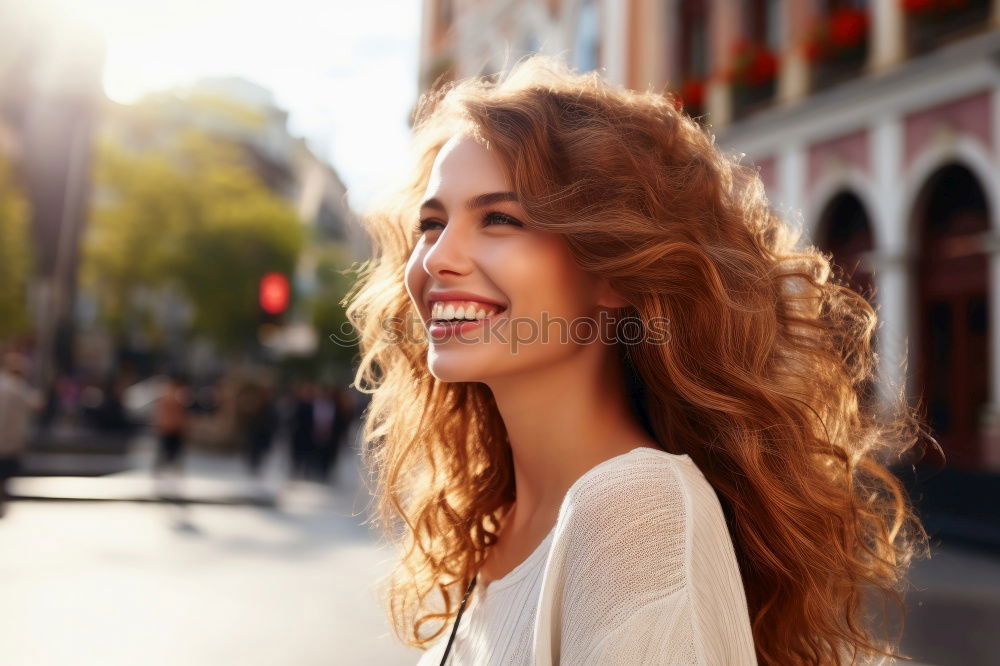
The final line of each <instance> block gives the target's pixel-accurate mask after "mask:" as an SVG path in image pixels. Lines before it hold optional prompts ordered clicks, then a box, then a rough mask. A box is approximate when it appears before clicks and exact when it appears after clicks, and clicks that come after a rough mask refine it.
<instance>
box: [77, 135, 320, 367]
mask: <svg viewBox="0 0 1000 666" xmlns="http://www.w3.org/2000/svg"><path fill="white" fill-rule="evenodd" d="M248 163H249V162H248V156H247V154H246V152H245V151H244V149H243V148H242V147H241V146H239V145H236V144H233V143H229V142H227V141H226V140H224V139H221V138H218V137H215V136H211V135H208V134H206V133H204V132H201V131H197V130H185V131H181V132H178V133H177V134H176V135H175V136H174V138H173V140H172V141H170V142H166V143H164V142H161V143H160V144H159V145H158V146H157V147H156V148H155V149H152V150H144V151H142V152H136V151H129V150H127V149H125V148H123V147H122V146H121V145H118V144H116V143H113V142H104V143H103V144H101V146H100V147H99V150H98V156H97V163H96V168H95V179H96V188H95V189H96V194H97V196H96V197H95V203H94V209H93V211H92V217H91V229H90V233H89V236H88V241H87V244H86V246H85V255H84V257H85V261H84V271H83V274H84V278H85V280H86V281H87V282H88V283H89V285H90V286H91V287H92V288H93V289H94V291H95V293H96V294H97V296H98V300H99V303H100V306H101V311H102V313H103V315H104V318H105V321H106V322H107V323H108V325H109V326H110V327H111V328H112V329H113V330H115V331H118V332H122V331H124V330H126V329H127V327H128V325H129V322H130V321H131V319H130V317H133V318H134V316H135V315H136V314H137V313H136V312H135V310H136V307H137V306H136V302H135V299H134V298H133V296H134V293H135V289H136V287H140V286H142V287H149V288H152V289H174V290H177V291H178V292H179V293H181V294H182V295H183V296H184V297H185V298H186V300H187V301H188V302H189V303H190V304H191V306H192V309H193V321H192V322H191V326H192V332H195V333H201V334H204V335H206V336H208V337H209V338H210V339H212V340H213V341H214V342H216V343H217V344H218V345H220V346H226V347H229V346H233V345H241V344H245V343H248V342H250V341H251V340H253V339H254V338H255V337H256V334H257V319H256V318H257V289H258V283H259V280H260V277H261V276H262V275H264V274H265V273H267V272H269V271H278V272H282V273H284V274H286V275H291V272H292V270H293V268H294V266H295V263H296V259H297V257H298V254H299V252H300V250H301V248H302V244H303V241H304V237H303V229H302V224H301V222H300V221H299V219H298V216H297V215H296V214H295V212H294V211H293V210H292V209H291V207H290V206H289V205H288V204H287V203H286V202H285V201H284V200H283V199H281V198H280V197H278V196H277V195H275V194H274V193H272V192H271V191H270V190H268V189H267V187H266V186H265V185H264V184H263V183H262V182H261V181H260V179H259V178H258V177H257V175H256V173H255V172H254V171H252V170H251V169H250V168H249V166H248Z"/></svg>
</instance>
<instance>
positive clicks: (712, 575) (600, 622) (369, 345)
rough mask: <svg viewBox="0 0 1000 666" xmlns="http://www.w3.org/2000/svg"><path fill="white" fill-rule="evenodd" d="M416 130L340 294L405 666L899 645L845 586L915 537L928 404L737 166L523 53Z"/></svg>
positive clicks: (855, 654) (632, 98) (727, 659)
mask: <svg viewBox="0 0 1000 666" xmlns="http://www.w3.org/2000/svg"><path fill="white" fill-rule="evenodd" d="M414 140H415V143H414V147H415V156H416V164H415V165H414V168H413V170H412V173H411V178H410V181H409V182H408V183H406V184H405V186H404V187H402V188H401V189H400V191H399V193H398V196H397V197H395V198H394V199H391V200H387V201H385V202H384V204H383V205H381V206H380V207H378V208H374V209H372V210H371V211H370V213H369V214H368V215H367V216H366V218H365V221H366V225H367V228H368V229H369V231H370V233H371V234H372V237H373V241H374V247H375V255H374V257H373V259H372V261H371V262H370V263H369V265H368V267H367V269H366V272H365V273H364V274H363V275H362V276H361V280H360V281H359V284H358V288H357V290H356V291H355V292H354V293H353V295H352V297H351V302H350V304H349V308H348V314H349V316H350V318H351V320H352V321H353V322H354V324H355V326H357V328H358V329H359V332H360V334H361V349H362V352H363V357H362V360H361V365H360V367H359V369H358V375H357V377H356V384H357V386H358V387H359V388H360V389H361V390H365V391H369V392H371V393H373V398H372V402H371V406H370V408H369V411H368V414H367V420H366V423H365V440H366V443H367V446H366V448H365V451H364V454H365V462H366V464H367V465H368V466H369V467H370V469H371V470H372V472H373V473H374V475H375V478H376V481H377V485H376V490H377V493H378V495H377V497H378V500H379V508H380V513H379V519H380V521H381V523H382V526H383V528H384V529H385V532H386V534H387V535H388V536H390V537H393V538H396V539H398V540H399V546H400V548H401V559H400V563H399V566H398V568H397V569H396V570H395V571H394V572H393V574H392V575H391V576H390V577H389V578H388V579H387V581H386V582H387V586H386V591H387V603H388V606H389V611H390V615H391V619H392V622H393V626H394V628H395V630H396V632H397V634H398V636H399V638H400V639H401V640H403V641H405V642H407V643H409V644H412V645H415V646H419V647H423V648H429V649H428V650H427V651H426V652H425V654H424V655H423V658H422V659H421V660H420V664H421V666H425V665H428V664H437V663H442V664H444V663H449V662H448V659H451V662H450V663H452V664H476V665H479V664H501V663H503V664H511V663H515V664H536V665H542V664H545V665H548V664H557V663H562V664H573V665H574V666H576V665H578V664H628V665H637V664H638V665H642V664H678V663H684V664H705V665H708V664H755V663H758V662H760V663H767V664H782V665H787V664H820V663H822V664H840V663H847V662H856V661H857V660H858V659H861V660H868V659H874V658H877V657H879V656H884V655H889V654H893V651H894V640H893V639H890V638H885V637H882V636H881V635H880V634H879V632H878V631H877V629H876V627H875V625H874V624H872V623H871V622H870V620H869V619H868V618H867V616H866V615H865V613H866V611H867V610H869V609H868V608H867V607H866V605H865V604H866V603H867V598H866V596H865V595H866V594H868V593H871V592H879V593H881V594H883V595H885V596H886V597H887V598H892V599H895V600H896V601H897V602H899V601H900V599H901V598H900V595H899V593H898V589H897V588H898V586H899V585H900V584H901V583H905V581H904V573H905V571H906V568H907V565H908V564H909V561H910V559H911V557H912V556H913V555H914V554H915V553H916V551H917V549H918V547H919V546H922V545H925V544H926V534H924V532H923V530H922V527H921V525H920V522H919V521H918V520H917V518H916V516H915V515H914V513H913V511H912V507H911V506H910V505H909V503H908V499H907V497H906V495H905V493H904V491H903V488H902V485H901V484H900V482H899V481H898V480H897V479H896V478H895V477H894V476H892V474H891V473H890V472H889V471H888V470H887V468H886V467H885V466H884V462H885V461H886V460H888V459H889V457H890V456H892V455H896V454H898V453H900V452H902V451H905V450H907V449H909V447H910V446H911V445H912V444H913V443H914V442H915V441H916V440H917V439H918V438H920V437H921V436H922V435H923V429H922V424H921V422H920V421H919V420H918V418H917V417H916V416H915V413H914V412H913V411H912V410H911V408H910V407H909V406H908V405H907V403H906V402H905V398H904V397H903V394H902V393H893V391H891V390H886V391H884V392H883V395H886V396H892V395H898V396H899V397H898V399H896V400H889V399H886V400H885V401H884V404H881V405H878V406H877V407H876V406H872V407H869V405H873V402H874V401H869V400H865V399H863V398H864V396H862V395H861V392H862V391H863V390H864V387H865V386H868V385H870V384H869V380H870V379H871V378H872V377H873V376H874V374H875V371H876V363H875V361H876V357H875V353H874V350H873V348H872V332H873V331H874V329H875V327H876V325H877V319H876V316H875V312H874V311H873V310H872V308H871V306H870V305H869V304H868V302H867V301H866V300H865V299H864V297H862V296H860V295H859V294H857V293H855V292H854V291H852V290H850V289H849V288H847V287H846V286H844V285H842V284H839V283H838V282H836V281H835V280H834V279H833V278H832V277H831V273H830V265H829V261H828V259H827V258H826V257H825V256H824V255H823V254H821V253H820V252H819V251H818V250H816V249H815V248H811V247H810V248H806V249H799V248H797V247H796V240H797V239H796V237H795V236H794V235H793V234H791V233H790V230H789V228H788V226H787V225H786V224H785V223H784V221H783V220H781V219H780V218H779V217H777V215H776V214H775V213H774V212H773V211H772V209H771V208H770V207H769V206H768V202H767V199H766V196H765V194H764V190H763V186H762V184H761V181H760V179H759V177H758V175H757V173H756V170H755V169H753V168H751V167H748V166H743V165H740V164H739V162H738V160H737V159H734V158H732V157H730V156H727V155H724V154H722V153H721V152H719V150H718V148H717V147H716V145H715V143H714V140H713V137H711V136H710V135H709V134H707V133H706V132H705V130H703V129H702V128H701V127H700V126H699V125H698V124H697V123H695V122H694V121H693V120H691V119H690V118H689V117H687V116H685V115H683V114H682V113H679V112H678V111H677V110H676V108H675V106H674V104H673V102H672V100H670V99H669V98H665V97H663V96H660V95H657V94H654V93H649V92H647V93H636V92H629V91H624V90H620V89H617V88H614V87H612V86H610V85H609V84H607V83H606V82H604V81H603V80H602V79H601V78H600V77H599V76H598V75H597V74H593V73H592V74H587V75H580V74H577V73H574V72H572V71H571V70H569V69H568V68H567V67H566V66H565V65H563V64H560V63H559V62H557V61H555V60H551V59H549V58H546V57H543V56H533V57H531V58H528V59H525V60H523V61H521V62H520V63H519V64H518V65H517V66H516V67H514V68H513V70H512V71H511V72H509V73H508V74H507V75H506V76H504V77H502V78H501V79H500V80H499V81H491V80H488V79H470V80H465V81H461V82H457V83H454V84H451V85H449V86H447V87H445V88H442V89H440V90H439V91H437V92H435V93H431V94H428V95H426V96H424V97H423V98H422V99H421V102H420V104H419V105H418V108H417V113H416V118H415V124H414ZM407 317H409V318H414V317H415V318H416V320H418V321H419V322H421V324H422V330H423V331H424V332H425V333H426V334H427V335H424V336H420V337H418V338H417V339H413V338H400V337H398V336H387V335H386V331H387V329H386V326H387V323H388V322H391V321H398V320H401V319H406V318H407ZM663 322H666V323H667V324H669V326H668V327H667V330H668V332H669V335H668V336H666V337H665V338H664V337H662V336H659V335H657V336H653V335H650V334H649V333H650V331H653V330H658V327H659V325H660V324H661V323H663ZM630 324H638V328H639V333H640V334H639V335H638V336H635V335H629V336H626V334H625V332H626V329H627V325H630ZM553 327H555V329H556V330H557V332H558V333H559V335H558V337H554V336H552V334H551V331H552V329H553ZM581 331H585V332H586V333H585V334H581ZM869 409H871V410H872V411H867V410H869ZM427 626H429V627H430V630H429V631H428V630H425V627H427ZM449 630H450V631H449ZM445 632H448V633H447V635H444V634H445Z"/></svg>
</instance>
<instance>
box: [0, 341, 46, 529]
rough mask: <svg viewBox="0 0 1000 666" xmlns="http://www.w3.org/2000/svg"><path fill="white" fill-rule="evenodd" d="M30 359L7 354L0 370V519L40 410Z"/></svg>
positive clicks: (4, 510) (40, 398) (15, 354)
mask: <svg viewBox="0 0 1000 666" xmlns="http://www.w3.org/2000/svg"><path fill="white" fill-rule="evenodd" d="M27 376H28V359H27V358H25V357H24V356H22V355H21V354H17V353H13V352H11V353H8V354H7V355H6V356H4V363H3V368H2V369H0V518H2V517H3V515H4V513H6V503H7V500H8V499H9V497H10V495H9V494H8V490H7V482H8V481H9V480H10V478H11V477H12V476H15V475H16V474H17V473H18V472H19V471H20V469H21V456H22V454H23V452H24V447H25V444H26V442H27V436H28V420H29V418H30V416H31V414H32V412H36V411H38V410H40V409H41V408H42V406H43V403H44V400H43V398H42V395H41V393H39V392H38V391H36V390H35V389H34V388H32V387H31V385H30V384H28V381H27Z"/></svg>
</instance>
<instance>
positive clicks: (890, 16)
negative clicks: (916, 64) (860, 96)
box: [868, 0, 906, 72]
mask: <svg viewBox="0 0 1000 666" xmlns="http://www.w3.org/2000/svg"><path fill="white" fill-rule="evenodd" d="M871 7H872V13H871V18H872V21H871V35H870V39H871V40H872V41H871V42H870V45H871V46H870V48H869V56H868V61H869V63H870V67H871V71H872V72H880V71H882V70H884V69H888V68H890V67H893V66H895V65H896V64H897V63H899V62H901V61H902V60H903V59H904V58H905V57H906V45H905V40H904V37H905V34H906V33H905V30H906V24H905V17H904V16H903V12H902V11H901V10H900V8H899V0H875V2H873V3H872V5H871Z"/></svg>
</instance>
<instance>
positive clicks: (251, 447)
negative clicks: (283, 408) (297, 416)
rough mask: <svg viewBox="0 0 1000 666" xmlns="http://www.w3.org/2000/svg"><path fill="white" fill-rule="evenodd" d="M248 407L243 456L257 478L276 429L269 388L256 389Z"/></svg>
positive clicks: (274, 406)
mask: <svg viewBox="0 0 1000 666" xmlns="http://www.w3.org/2000/svg"><path fill="white" fill-rule="evenodd" d="M249 407H250V410H249V413H248V414H247V418H246V432H245V446H246V448H245V454H246V461H247V467H249V469H250V473H251V474H253V475H254V476H258V475H260V470H261V465H262V464H263V462H264V458H265V457H266V456H267V453H268V451H270V450H271V442H272V441H273V440H274V433H275V431H277V429H278V408H277V405H276V404H275V401H274V397H273V395H272V391H271V387H269V386H261V387H258V388H256V389H255V390H254V391H253V393H252V394H251V396H250V405H249Z"/></svg>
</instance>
